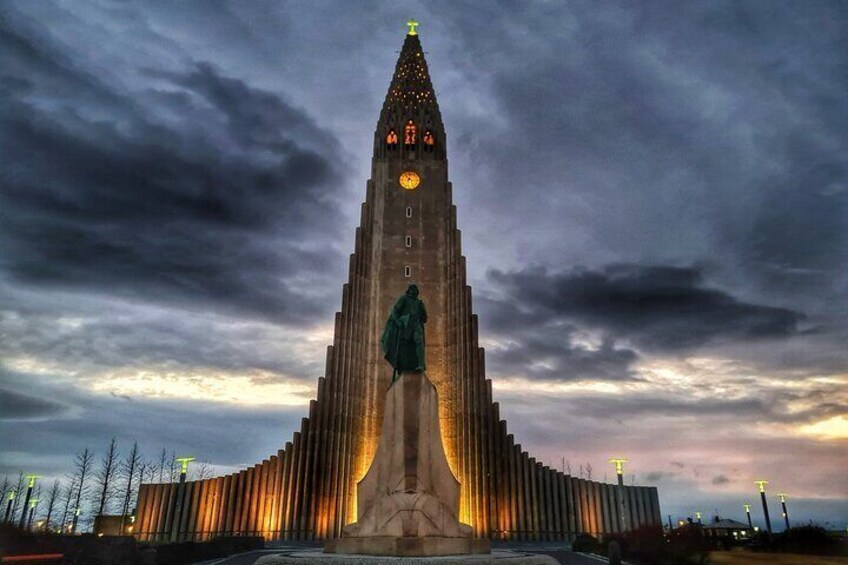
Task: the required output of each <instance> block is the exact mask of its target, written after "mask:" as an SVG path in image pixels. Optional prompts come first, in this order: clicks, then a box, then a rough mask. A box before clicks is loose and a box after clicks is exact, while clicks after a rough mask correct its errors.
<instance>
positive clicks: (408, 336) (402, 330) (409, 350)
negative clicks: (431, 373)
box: [380, 284, 427, 382]
mask: <svg viewBox="0 0 848 565" xmlns="http://www.w3.org/2000/svg"><path fill="white" fill-rule="evenodd" d="M425 323H427V310H425V309H424V303H423V302H422V301H421V299H419V298H418V286H417V285H414V284H411V285H409V288H408V289H406V293H405V294H403V295H402V296H401V297H400V298H398V300H397V302H395V305H394V307H393V308H392V312H391V314H389V319H388V320H387V321H386V329H385V330H384V331H383V336H382V337H381V338H380V346H381V347H382V348H383V353H384V354H385V359H386V361H388V362H389V363H390V364H391V366H392V367H393V368H394V372H392V382H395V381H396V380H397V379H398V377H399V376H400V375H401V373H404V372H420V371H424V370H425V369H426V365H425V363H424V324H425Z"/></svg>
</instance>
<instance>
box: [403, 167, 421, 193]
mask: <svg viewBox="0 0 848 565" xmlns="http://www.w3.org/2000/svg"><path fill="white" fill-rule="evenodd" d="M420 183H421V177H419V176H418V173H413V172H412V171H406V172H405V173H401V175H400V185H401V186H402V187H404V188H405V189H406V190H415V189H416V188H418V185H419V184H420Z"/></svg>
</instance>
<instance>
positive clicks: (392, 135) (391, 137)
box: [386, 128, 398, 150]
mask: <svg viewBox="0 0 848 565" xmlns="http://www.w3.org/2000/svg"><path fill="white" fill-rule="evenodd" d="M397 144H398V135H397V132H396V131H395V129H394V128H392V129H390V130H389V133H387V134H386V149H390V150H391V149H397Z"/></svg>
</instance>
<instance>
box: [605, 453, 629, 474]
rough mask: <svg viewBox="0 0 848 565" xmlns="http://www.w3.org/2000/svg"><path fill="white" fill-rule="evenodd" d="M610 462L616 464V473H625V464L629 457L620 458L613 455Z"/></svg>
mask: <svg viewBox="0 0 848 565" xmlns="http://www.w3.org/2000/svg"><path fill="white" fill-rule="evenodd" d="M609 462H610V463H612V464H613V465H615V474H616V475H623V474H624V464H625V463H627V459H622V458H620V457H619V458H615V457H613V458H612V459H610V460H609Z"/></svg>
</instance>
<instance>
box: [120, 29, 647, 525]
mask: <svg viewBox="0 0 848 565" xmlns="http://www.w3.org/2000/svg"><path fill="white" fill-rule="evenodd" d="M446 147H447V140H446V136H445V129H444V125H443V123H442V118H441V113H440V111H439V106H438V103H437V101H436V96H435V92H434V90H433V86H432V83H431V81H430V74H429V69H428V67H427V63H426V61H425V58H424V52H423V50H422V48H421V43H420V41H419V36H418V35H417V34H415V33H410V34H409V35H407V36H406V40H405V42H404V44H403V48H402V50H401V53H400V56H399V59H398V62H397V66H396V69H395V73H394V76H393V78H392V82H391V85H390V86H389V91H388V94H387V96H386V100H385V103H384V104H383V109H382V111H381V113H380V118H379V121H378V123H377V129H376V132H375V135H374V156H373V161H372V169H371V179H370V180H369V181H368V182H367V186H366V197H365V202H364V203H363V204H362V209H361V219H360V226H359V227H358V228H357V229H356V240H355V249H354V253H353V254H351V256H350V271H349V279H348V282H347V284H345V285H344V288H343V290H342V305H341V311H340V312H338V313H337V314H336V317H335V335H334V338H333V344H332V345H331V346H330V347H328V349H327V361H326V371H325V376H324V377H322V378H320V379H319V380H318V392H317V398H316V399H315V400H312V401H311V402H310V404H309V415H308V417H306V418H303V420H302V422H301V426H300V430H299V431H296V432H294V434H293V437H292V439H291V441H290V442H287V443H286V444H285V446H284V447H283V448H282V449H280V450H279V451H278V452H277V453H276V454H273V455H271V456H270V457H268V459H265V460H264V461H262V462H261V463H257V464H256V465H254V466H253V467H250V468H248V469H244V470H241V471H239V472H237V473H233V474H231V475H227V476H223V477H216V478H212V479H206V480H200V481H190V482H187V483H185V485H183V488H179V487H178V485H177V484H170V483H168V484H143V485H141V487H140V489H139V497H138V505H137V519H136V523H135V535H136V536H137V537H138V538H139V539H141V540H166V539H178V540H205V539H210V538H212V537H215V536H219V535H262V536H264V537H266V538H267V539H306V540H312V539H329V538H335V537H339V536H340V534H341V532H342V529H343V527H344V526H345V525H347V524H350V523H353V522H355V521H356V519H357V515H358V512H357V484H358V483H359V481H360V480H362V479H363V478H364V477H365V475H366V473H367V472H368V469H369V467H370V465H371V462H372V460H373V458H374V455H375V452H376V449H377V445H378V441H379V437H380V429H381V425H382V420H383V415H384V403H385V397H386V391H387V390H388V388H389V385H390V384H391V380H392V369H391V367H390V366H389V365H388V364H387V363H386V362H385V361H384V360H383V359H382V353H381V351H380V344H379V340H380V333H381V330H382V328H383V324H384V323H385V320H386V317H387V316H388V313H389V312H390V310H391V308H392V305H393V303H394V300H395V299H396V297H397V296H398V295H400V294H401V293H402V292H403V291H404V290H406V288H407V286H408V285H409V283H410V282H415V283H416V284H417V285H418V286H419V288H420V289H421V293H422V298H423V299H424V300H425V302H426V304H427V313H428V322H427V329H426V358H427V377H428V378H429V380H430V381H431V382H432V383H433V385H434V386H435V387H436V390H437V392H438V397H439V406H438V411H439V428H440V430H441V439H442V443H443V447H444V451H445V454H446V456H447V461H448V464H449V467H450V471H451V473H452V474H453V475H454V477H455V478H456V479H457V480H458V482H459V519H460V521H461V522H463V523H464V524H468V525H469V526H470V527H471V528H472V529H473V534H474V536H476V537H478V538H498V539H519V540H563V539H573V538H574V537H575V536H576V535H578V534H581V533H589V534H593V535H603V534H608V533H616V532H620V531H622V530H629V529H632V528H635V527H639V526H643V525H649V524H654V525H659V524H660V523H661V513H660V507H659V499H658V496H657V490H656V488H652V487H639V486H622V485H612V484H603V483H599V482H595V481H591V480H585V479H582V478H577V477H573V476H569V475H566V474H563V473H562V472H559V471H557V470H555V469H552V468H550V467H548V466H545V465H543V464H542V463H541V462H540V461H537V460H536V459H534V458H533V457H532V456H530V455H529V454H528V453H527V451H525V450H524V449H523V448H522V446H521V444H520V443H518V442H517V441H516V439H515V438H514V437H513V435H512V434H511V433H509V430H508V428H507V423H506V422H505V421H504V420H502V419H501V417H500V408H499V405H498V403H497V402H494V401H493V399H492V384H491V381H489V380H488V379H487V378H486V371H485V356H484V352H483V349H482V348H480V347H479V345H478V339H477V317H476V315H475V314H474V313H473V310H472V301H471V288H470V287H469V286H468V285H467V284H466V268H465V257H463V255H462V246H461V236H460V231H459V229H458V228H457V222H456V207H455V206H454V204H453V198H452V191H453V187H452V186H451V183H450V181H449V180H448V162H447V152H446ZM177 496H179V498H180V500H179V501H177V500H176V499H177ZM178 502H179V503H178Z"/></svg>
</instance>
